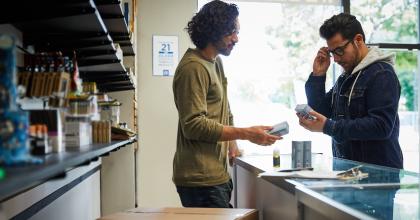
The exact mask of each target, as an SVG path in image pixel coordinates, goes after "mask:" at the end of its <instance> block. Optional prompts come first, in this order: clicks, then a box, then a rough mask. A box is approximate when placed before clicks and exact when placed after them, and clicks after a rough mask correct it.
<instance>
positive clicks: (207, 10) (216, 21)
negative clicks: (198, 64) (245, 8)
mask: <svg viewBox="0 0 420 220" xmlns="http://www.w3.org/2000/svg"><path fill="white" fill-rule="evenodd" d="M238 15H239V11H238V7H237V6H236V5H235V4H228V3H225V2H222V1H220V0H214V1H211V2H209V3H207V4H205V5H204V6H203V7H202V8H201V9H200V11H199V12H198V13H196V14H195V15H194V17H193V18H192V19H191V21H189V22H188V25H187V27H186V28H185V29H186V30H187V31H188V34H189V35H190V38H191V40H192V42H193V43H194V45H195V46H196V47H197V48H199V49H204V48H205V47H206V46H207V45H208V43H216V42H218V41H219V40H221V39H222V38H223V37H224V36H226V35H229V34H232V33H233V32H234V31H235V20H236V18H237V17H238Z"/></svg>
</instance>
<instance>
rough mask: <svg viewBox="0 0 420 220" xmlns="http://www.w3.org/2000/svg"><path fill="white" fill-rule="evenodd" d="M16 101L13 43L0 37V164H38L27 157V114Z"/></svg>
mask: <svg viewBox="0 0 420 220" xmlns="http://www.w3.org/2000/svg"><path fill="white" fill-rule="evenodd" d="M16 99H17V90H16V54H15V42H14V39H13V38H12V37H11V36H8V35H0V163H3V164H7V165H11V164H19V163H28V162H29V163H39V162H41V160H39V159H37V158H34V157H32V156H30V154H29V144H28V143H27V142H28V134H27V132H28V125H29V119H28V114H27V112H24V111H22V110H19V109H18V108H17V105H16Z"/></svg>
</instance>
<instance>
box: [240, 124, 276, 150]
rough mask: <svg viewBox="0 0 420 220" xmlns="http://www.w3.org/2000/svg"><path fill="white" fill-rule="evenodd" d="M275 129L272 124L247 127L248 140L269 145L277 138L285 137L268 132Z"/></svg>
mask: <svg viewBox="0 0 420 220" xmlns="http://www.w3.org/2000/svg"><path fill="white" fill-rule="evenodd" d="M271 129H273V127H272V126H253V127H249V128H246V133H247V137H248V138H246V139H247V140H249V141H251V142H252V143H254V144H258V145H263V146H268V145H272V144H274V143H275V142H276V141H277V140H280V139H283V138H282V137H279V136H275V135H271V134H268V133H267V131H269V130H271Z"/></svg>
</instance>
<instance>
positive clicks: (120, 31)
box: [95, 0, 135, 56]
mask: <svg viewBox="0 0 420 220" xmlns="http://www.w3.org/2000/svg"><path fill="white" fill-rule="evenodd" d="M95 3H96V4H97V7H98V10H99V13H100V15H101V17H102V19H103V20H104V23H105V25H106V27H107V29H108V31H109V33H110V35H111V37H112V38H113V39H114V42H115V43H119V44H120V45H121V48H122V50H123V53H124V56H134V55H135V53H134V49H133V45H132V43H131V39H130V32H129V31H128V28H127V23H126V21H125V19H124V14H123V10H122V8H121V2H120V1H119V0H95Z"/></svg>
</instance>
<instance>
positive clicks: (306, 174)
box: [259, 170, 342, 179]
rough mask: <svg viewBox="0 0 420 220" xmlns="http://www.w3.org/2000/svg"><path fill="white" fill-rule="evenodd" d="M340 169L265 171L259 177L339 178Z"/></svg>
mask: <svg viewBox="0 0 420 220" xmlns="http://www.w3.org/2000/svg"><path fill="white" fill-rule="evenodd" d="M341 172H342V171H322V172H321V171H310V170H302V171H294V172H275V171H270V172H265V173H261V174H260V175H259V177H262V176H279V177H284V178H302V179H339V177H338V176H337V174H339V173H341Z"/></svg>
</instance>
